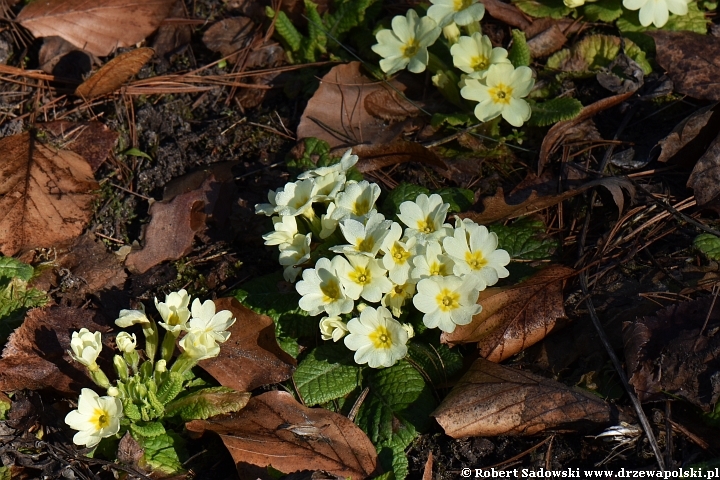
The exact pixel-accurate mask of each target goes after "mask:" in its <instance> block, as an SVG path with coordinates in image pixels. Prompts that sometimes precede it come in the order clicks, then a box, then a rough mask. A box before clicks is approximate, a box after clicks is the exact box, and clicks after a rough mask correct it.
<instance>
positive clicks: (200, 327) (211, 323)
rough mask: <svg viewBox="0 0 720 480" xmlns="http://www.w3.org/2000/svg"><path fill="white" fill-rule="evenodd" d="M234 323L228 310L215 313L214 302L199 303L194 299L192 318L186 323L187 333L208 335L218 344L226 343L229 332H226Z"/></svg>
mask: <svg viewBox="0 0 720 480" xmlns="http://www.w3.org/2000/svg"><path fill="white" fill-rule="evenodd" d="M234 323H235V318H234V317H233V316H232V312H230V310H220V311H219V312H217V313H216V312H215V302H213V301H212V300H205V301H204V302H203V303H200V300H199V299H197V298H196V299H195V300H194V301H193V304H192V318H191V319H190V321H189V322H188V331H189V332H190V333H193V334H194V335H200V334H203V335H208V336H210V337H211V338H212V339H213V340H215V341H216V342H218V343H222V342H225V341H227V339H228V338H229V337H230V332H228V331H227V329H228V328H230V327H231V326H232V325H233V324H234Z"/></svg>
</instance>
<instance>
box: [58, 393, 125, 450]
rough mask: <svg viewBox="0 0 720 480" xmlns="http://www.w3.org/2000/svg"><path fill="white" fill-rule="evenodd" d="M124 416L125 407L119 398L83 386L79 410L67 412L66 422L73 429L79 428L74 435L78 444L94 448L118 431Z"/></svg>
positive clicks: (74, 440) (74, 439)
mask: <svg viewBox="0 0 720 480" xmlns="http://www.w3.org/2000/svg"><path fill="white" fill-rule="evenodd" d="M122 416H123V409H122V403H121V402H120V399H119V398H116V397H112V396H107V397H101V396H99V395H98V394H97V393H95V392H94V391H92V390H90V389H89V388H83V389H82V391H81V392H80V398H79V399H78V408H77V410H73V411H72V412H70V413H68V414H67V416H66V417H65V423H67V424H68V425H69V426H70V428H72V429H73V430H78V432H77V433H76V434H75V436H74V437H73V442H74V443H75V444H76V445H85V446H86V447H88V448H92V447H94V446H95V445H97V444H98V443H100V440H102V439H103V438H106V437H111V436H113V435H115V434H116V433H118V431H119V430H120V419H121V418H122Z"/></svg>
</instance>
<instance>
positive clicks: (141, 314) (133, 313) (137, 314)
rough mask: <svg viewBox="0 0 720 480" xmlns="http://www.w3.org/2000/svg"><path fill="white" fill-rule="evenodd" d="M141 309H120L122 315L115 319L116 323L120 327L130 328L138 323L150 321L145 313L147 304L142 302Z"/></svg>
mask: <svg viewBox="0 0 720 480" xmlns="http://www.w3.org/2000/svg"><path fill="white" fill-rule="evenodd" d="M140 308H141V310H120V316H119V317H118V319H117V320H115V325H117V326H118V327H120V328H128V327H130V326H132V325H135V324H136V323H140V324H144V323H150V320H148V318H147V316H146V315H145V306H144V305H143V304H142V303H141V304H140Z"/></svg>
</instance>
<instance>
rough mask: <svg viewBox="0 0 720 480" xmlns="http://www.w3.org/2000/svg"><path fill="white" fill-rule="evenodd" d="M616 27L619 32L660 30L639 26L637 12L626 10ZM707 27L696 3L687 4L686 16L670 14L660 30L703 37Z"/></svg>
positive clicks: (651, 26)
mask: <svg viewBox="0 0 720 480" xmlns="http://www.w3.org/2000/svg"><path fill="white" fill-rule="evenodd" d="M616 25H617V27H618V29H619V30H620V31H621V32H648V31H653V30H660V29H658V28H657V27H655V26H654V25H652V24H651V25H649V26H647V27H643V26H642V25H640V17H639V13H638V11H637V10H635V11H631V10H626V11H625V13H623V15H622V16H621V17H620V18H618V20H617V23H616ZM707 26H708V20H707V18H705V13H704V12H702V11H701V10H700V9H699V8H698V6H697V3H696V2H690V3H688V13H687V15H674V14H672V13H671V14H670V18H668V21H667V23H666V24H665V25H663V27H662V29H661V30H671V31H676V32H679V31H683V30H687V31H690V32H695V33H700V34H702V35H705V34H706V33H707Z"/></svg>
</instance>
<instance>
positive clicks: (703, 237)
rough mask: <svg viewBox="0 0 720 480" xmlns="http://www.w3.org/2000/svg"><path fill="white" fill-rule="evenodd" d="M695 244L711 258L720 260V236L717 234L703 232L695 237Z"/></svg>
mask: <svg viewBox="0 0 720 480" xmlns="http://www.w3.org/2000/svg"><path fill="white" fill-rule="evenodd" d="M693 245H694V246H695V248H697V249H698V250H700V251H701V252H702V253H704V254H705V255H706V256H707V257H708V258H709V259H710V260H720V238H718V237H716V236H715V235H713V234H711V233H701V234H700V235H698V236H697V237H695V241H694V242H693Z"/></svg>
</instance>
